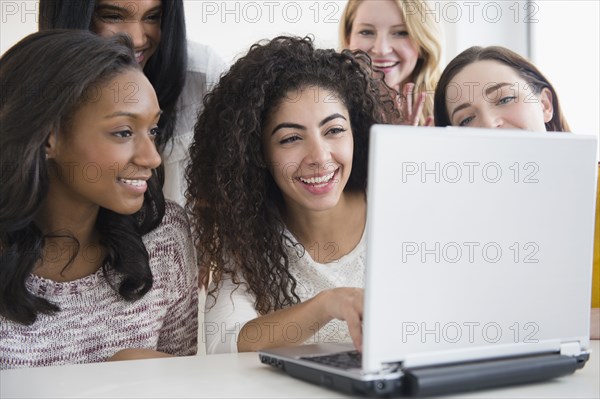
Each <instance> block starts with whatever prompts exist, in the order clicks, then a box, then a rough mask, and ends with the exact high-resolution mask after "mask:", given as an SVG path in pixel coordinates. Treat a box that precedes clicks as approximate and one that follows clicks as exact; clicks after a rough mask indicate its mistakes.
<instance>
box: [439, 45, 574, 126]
mask: <svg viewBox="0 0 600 399" xmlns="http://www.w3.org/2000/svg"><path fill="white" fill-rule="evenodd" d="M433 109H434V115H435V124H436V126H478V127H492V128H495V127H503V128H512V129H525V130H537V131H553V132H568V131H569V125H568V124H567V121H566V120H565V118H564V116H563V115H562V111H561V109H560V104H559V101H558V95H557V94H556V90H554V87H552V85H551V84H550V82H549V81H548V79H546V77H545V76H544V75H542V73H541V72H540V71H539V70H538V69H537V68H536V67H535V65H533V64H532V63H531V62H529V61H528V60H527V59H525V58H524V57H522V56H520V55H519V54H517V53H515V52H513V51H511V50H509V49H507V48H504V47H498V46H492V47H471V48H469V49H467V50H465V51H463V52H462V53H460V54H459V55H457V56H456V57H455V58H454V59H453V60H452V61H450V63H449V64H448V65H447V66H446V68H445V69H444V72H443V73H442V76H441V77H440V81H439V82H438V85H437V87H436V90H435V96H434V107H433Z"/></svg>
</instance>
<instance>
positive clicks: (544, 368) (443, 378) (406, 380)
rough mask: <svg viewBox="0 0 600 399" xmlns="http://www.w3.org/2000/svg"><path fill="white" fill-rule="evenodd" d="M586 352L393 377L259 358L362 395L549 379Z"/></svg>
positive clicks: (578, 363) (571, 368)
mask: <svg viewBox="0 0 600 399" xmlns="http://www.w3.org/2000/svg"><path fill="white" fill-rule="evenodd" d="M588 359H589V354H587V353H585V354H581V355H579V356H565V355H560V354H556V353H553V354H546V355H532V356H522V357H515V358H507V359H491V360H485V361H476V362H468V363H457V364H449V365H443V366H433V367H420V368H414V369H407V370H404V375H403V376H402V377H400V378H395V379H375V380H358V379H354V378H350V377H346V376H341V375H339V374H336V373H334V372H331V373H328V372H326V371H323V370H318V369H315V368H312V367H308V366H304V365H302V364H298V363H294V362H291V361H288V360H285V359H280V358H275V357H271V356H269V355H267V354H264V353H261V354H260V360H261V362H262V363H264V364H268V365H271V366H273V367H276V368H279V369H281V370H283V371H285V372H286V373H287V374H289V375H291V376H292V377H295V378H298V379H301V380H304V381H308V382H311V383H313V384H317V385H321V386H324V387H326V388H329V389H333V390H336V391H340V392H345V393H349V394H353V395H364V396H431V395H440V394H449V393H456V392H466V391H474V390H480V389H488V388H497V387H502V386H508V385H515V384H525V383H531V382H537V381H543V380H548V379H552V378H557V377H561V376H565V375H569V374H573V373H574V372H575V370H577V369H580V368H583V366H584V365H585V363H586V362H587V360H588Z"/></svg>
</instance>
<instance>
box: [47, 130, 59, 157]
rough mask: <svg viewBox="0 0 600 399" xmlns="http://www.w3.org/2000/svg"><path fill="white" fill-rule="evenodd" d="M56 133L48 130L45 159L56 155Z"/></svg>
mask: <svg viewBox="0 0 600 399" xmlns="http://www.w3.org/2000/svg"><path fill="white" fill-rule="evenodd" d="M56 136H57V134H56V132H55V131H52V132H50V134H48V139H47V140H46V146H45V150H46V159H51V158H55V157H56V153H57V147H58V140H57V138H56Z"/></svg>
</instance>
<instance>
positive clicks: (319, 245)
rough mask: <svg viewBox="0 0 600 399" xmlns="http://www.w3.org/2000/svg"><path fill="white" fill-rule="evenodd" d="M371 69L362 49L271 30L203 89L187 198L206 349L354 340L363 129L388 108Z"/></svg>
mask: <svg viewBox="0 0 600 399" xmlns="http://www.w3.org/2000/svg"><path fill="white" fill-rule="evenodd" d="M371 75H372V71H371V70H370V60H369V58H368V56H367V55H366V54H364V53H362V52H360V53H357V54H355V55H353V54H352V53H351V52H350V51H347V50H346V51H343V52H341V53H337V52H336V51H335V50H319V49H315V48H314V47H313V43H312V41H311V40H310V39H308V38H305V39H301V38H289V37H278V38H275V39H273V40H272V41H270V42H267V43H263V44H255V45H253V46H252V47H251V49H250V51H249V53H248V54H247V55H246V56H244V57H243V58H241V59H240V60H238V61H237V62H236V63H235V64H234V65H233V66H232V67H231V69H230V70H229V72H228V73H227V74H225V75H224V76H223V77H222V78H221V80H220V82H219V84H218V85H217V86H216V87H215V88H214V90H213V91H212V92H211V93H210V94H208V95H207V96H206V97H205V100H204V111H203V112H202V114H201V115H200V116H199V119H198V123H197V124H196V128H195V137H194V143H193V144H192V147H191V150H190V156H191V163H190V166H189V167H188V169H187V178H188V183H189V191H188V197H187V199H188V207H189V210H190V211H191V212H192V214H193V215H194V220H193V227H194V228H195V231H197V232H198V233H199V237H198V239H197V240H196V243H197V247H198V253H199V254H200V256H201V260H200V262H201V264H203V265H207V266H208V267H210V269H211V271H212V278H213V280H212V282H211V285H210V286H209V296H208V298H207V313H206V315H205V331H204V333H205V339H206V349H207V353H215V352H235V351H238V350H239V351H252V350H258V349H261V348H265V347H268V346H282V345H290V344H293V343H303V342H305V341H307V340H308V339H310V338H311V337H313V339H315V340H319V341H333V340H335V341H348V340H349V339H350V338H351V339H352V341H353V342H354V344H355V345H356V346H357V347H359V348H360V345H361V316H362V298H363V293H362V287H363V282H364V266H365V265H364V264H365V239H364V230H365V222H366V196H365V190H366V185H367V152H368V135H369V128H370V127H371V125H373V124H374V123H381V122H382V116H383V115H385V113H386V112H392V110H393V107H394V102H393V100H392V98H391V97H390V96H386V97H385V98H383V99H382V98H380V94H378V90H379V83H378V81H376V80H375V79H373V78H372V77H371ZM321 327H322V328H321Z"/></svg>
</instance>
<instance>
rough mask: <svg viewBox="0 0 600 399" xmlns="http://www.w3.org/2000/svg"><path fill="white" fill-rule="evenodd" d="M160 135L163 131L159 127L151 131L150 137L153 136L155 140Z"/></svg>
mask: <svg viewBox="0 0 600 399" xmlns="http://www.w3.org/2000/svg"><path fill="white" fill-rule="evenodd" d="M160 134H161V131H160V129H159V128H158V127H155V128H152V129H150V136H152V137H153V138H156V137H158V136H160Z"/></svg>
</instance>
